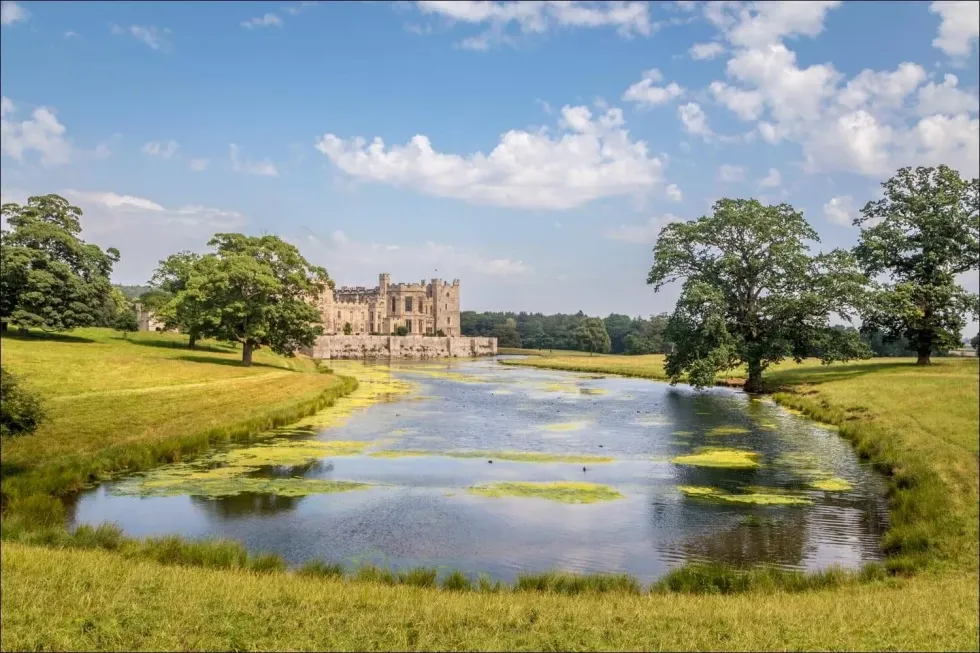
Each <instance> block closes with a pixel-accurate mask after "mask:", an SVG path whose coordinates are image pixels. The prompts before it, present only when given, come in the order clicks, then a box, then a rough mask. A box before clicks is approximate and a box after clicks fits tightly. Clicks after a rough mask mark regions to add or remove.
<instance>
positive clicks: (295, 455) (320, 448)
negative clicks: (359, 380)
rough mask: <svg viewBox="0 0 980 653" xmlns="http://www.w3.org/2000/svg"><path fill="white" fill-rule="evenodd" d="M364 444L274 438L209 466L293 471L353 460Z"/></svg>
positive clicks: (220, 457) (225, 454) (220, 455)
mask: <svg viewBox="0 0 980 653" xmlns="http://www.w3.org/2000/svg"><path fill="white" fill-rule="evenodd" d="M369 444H370V443H368V442H356V441H345V440H330V441H322V440H286V439H284V438H276V439H275V440H270V441H269V442H263V443H262V444H257V445H254V446H251V447H244V448H241V449H231V450H229V451H224V452H221V453H216V454H213V455H212V456H211V457H210V458H209V462H210V463H218V464H224V465H227V466H228V468H231V469H234V468H236V467H252V468H254V467H266V466H272V465H275V466H281V467H295V466H298V465H305V464H307V463H310V462H313V461H315V460H319V459H321V458H327V457H330V456H354V455H357V454H359V453H361V452H362V451H363V450H364V449H365V448H367V447H368V445H369Z"/></svg>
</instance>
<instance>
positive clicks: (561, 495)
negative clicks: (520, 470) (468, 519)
mask: <svg viewBox="0 0 980 653" xmlns="http://www.w3.org/2000/svg"><path fill="white" fill-rule="evenodd" d="M467 492H470V493H471V494H479V495H481V496H485V497H494V498H500V497H524V498H530V499H548V500H550V501H558V502H561V503H597V502H599V501H613V500H615V499H622V498H623V495H622V494H620V493H619V492H617V491H616V490H614V489H613V488H611V487H609V486H608V485H600V484H599V483H583V482H571V481H562V482H552V483H531V482H510V483H490V484H488V485H479V486H476V487H471V488H469V489H468V490H467Z"/></svg>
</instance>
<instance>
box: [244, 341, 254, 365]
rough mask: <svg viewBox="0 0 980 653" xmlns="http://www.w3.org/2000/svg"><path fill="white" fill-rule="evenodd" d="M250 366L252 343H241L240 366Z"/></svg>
mask: <svg viewBox="0 0 980 653" xmlns="http://www.w3.org/2000/svg"><path fill="white" fill-rule="evenodd" d="M251 364H252V343H250V342H243V343H242V365H244V366H245V367H248V366H249V365H251Z"/></svg>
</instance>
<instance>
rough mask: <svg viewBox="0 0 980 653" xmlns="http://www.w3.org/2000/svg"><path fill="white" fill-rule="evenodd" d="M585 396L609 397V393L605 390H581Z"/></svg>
mask: <svg viewBox="0 0 980 653" xmlns="http://www.w3.org/2000/svg"><path fill="white" fill-rule="evenodd" d="M579 391H580V392H581V393H582V394H584V395H607V394H609V391H608V390H606V389H605V388H581V389H580V390H579Z"/></svg>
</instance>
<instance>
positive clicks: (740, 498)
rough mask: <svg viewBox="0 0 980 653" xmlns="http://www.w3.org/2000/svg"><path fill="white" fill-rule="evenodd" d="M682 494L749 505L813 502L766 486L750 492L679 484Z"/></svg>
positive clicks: (799, 504)
mask: <svg viewBox="0 0 980 653" xmlns="http://www.w3.org/2000/svg"><path fill="white" fill-rule="evenodd" d="M677 489H678V490H680V491H681V492H682V493H683V494H684V496H686V497H689V498H692V499H701V500H704V501H714V502H718V503H733V504H739V505H751V506H807V505H810V504H812V503H813V501H811V500H810V499H807V498H806V497H801V496H796V495H792V494H780V493H777V492H773V491H771V490H767V489H766V488H752V491H751V492H745V493H732V492H725V491H724V490H719V489H718V488H713V487H703V486H695V485H680V486H678V488H677Z"/></svg>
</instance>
